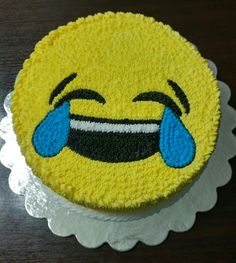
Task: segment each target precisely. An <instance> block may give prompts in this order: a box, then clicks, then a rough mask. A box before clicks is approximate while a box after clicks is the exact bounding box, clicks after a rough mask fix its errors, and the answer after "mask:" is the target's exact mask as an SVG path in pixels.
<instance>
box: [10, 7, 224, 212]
mask: <svg viewBox="0 0 236 263" xmlns="http://www.w3.org/2000/svg"><path fill="white" fill-rule="evenodd" d="M11 110H12V113H13V126H14V131H15V133H16V136H17V141H18V143H19V145H20V147H21V151H22V153H23V155H24V156H25V159H26V162H27V164H28V165H29V166H30V167H31V169H32V171H33V172H34V174H35V175H36V176H38V177H39V178H41V180H42V181H43V183H44V184H46V185H47V186H49V187H50V188H51V189H53V190H54V191H55V192H57V193H58V194H60V195H62V196H64V197H65V198H67V199H69V200H71V201H72V202H74V203H78V204H82V205H84V206H87V207H92V208H103V209H110V210H112V209H113V210H114V209H133V208H138V207H141V206H145V205H149V204H156V203H157V204H158V202H159V201H160V200H162V199H164V198H168V197H169V196H170V195H171V194H172V193H174V192H176V191H178V190H180V189H181V187H182V186H184V185H185V184H187V183H189V182H191V180H192V179H193V178H194V176H196V175H197V174H198V173H199V172H200V171H201V169H202V168H203V167H204V165H205V164H206V162H207V161H208V159H209V158H210V155H211V153H212V152H213V150H214V147H215V143H216V139H217V133H218V126H219V121H220V102H219V89H218V87H217V83H216V80H215V79H214V76H213V75H212V72H211V71H210V69H209V68H208V65H207V63H206V61H205V60H204V59H203V58H202V57H201V55H200V54H199V52H198V51H197V50H196V49H195V48H194V47H193V46H192V45H191V43H189V42H188V41H187V40H186V39H184V38H183V37H181V36H180V35H179V33H177V32H176V31H174V30H172V29H171V28H170V27H169V26H167V25H164V24H163V23H161V22H157V21H155V20H154V19H153V18H149V17H145V16H143V15H140V14H131V13H111V12H108V13H105V14H97V15H95V16H89V17H87V18H80V19H78V20H77V21H75V22H70V23H69V24H67V25H66V26H62V27H59V28H58V29H57V30H55V31H52V32H50V33H49V34H48V35H47V36H45V37H44V38H43V39H42V40H41V41H39V43H38V44H37V45H36V46H35V49H34V52H33V53H32V54H31V55H30V58H29V59H27V60H26V61H25V62H24V65H23V69H22V70H21V71H20V73H19V76H18V80H17V81H16V83H15V89H14V92H13V96H12V107H11Z"/></svg>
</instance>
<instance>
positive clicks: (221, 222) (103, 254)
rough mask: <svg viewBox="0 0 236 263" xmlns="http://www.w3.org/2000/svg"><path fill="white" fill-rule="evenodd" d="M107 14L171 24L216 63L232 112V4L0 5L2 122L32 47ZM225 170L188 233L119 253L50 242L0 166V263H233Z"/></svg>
mask: <svg viewBox="0 0 236 263" xmlns="http://www.w3.org/2000/svg"><path fill="white" fill-rule="evenodd" d="M108 10H111V11H130V12H134V13H137V12H138V13H143V14H145V15H148V16H153V17H154V18H156V19H158V20H161V21H163V22H164V23H167V24H170V25H171V26H172V27H173V28H174V29H176V30H177V31H179V32H180V33H181V34H182V35H183V36H185V37H186V38H187V39H188V40H190V41H191V42H193V43H194V44H195V45H197V46H198V48H199V50H200V52H201V53H202V55H203V56H205V57H207V58H210V59H212V60H213V61H214V62H215V63H216V64H217V66H218V70H219V76H218V79H220V80H223V81H225V82H226V83H228V84H229V85H230V87H231V90H232V98H231V104H232V105H233V106H235V107H236V77H235V68H236V67H235V64H236V52H235V47H236V37H235V33H236V32H235V15H236V14H235V11H236V1H235V0H232V1H228V0H222V1H216V0H214V1H213V0H205V1H200V0H198V1H193V0H191V1H190V0H186V1H170V0H164V1H154V0H153V1H151V0H143V1H141V0H139V1H138V0H136V1H135V0H119V1H118V0H117V1H111V0H110V1H105V0H20V1H17V0H0V117H1V116H3V115H4V110H3V106H2V103H3V100H4V98H5V96H6V95H7V94H8V93H9V92H10V91H11V90H12V87H13V83H14V79H15V76H16V74H17V72H18V71H19V70H20V69H21V65H22V63H23V61H24V59H26V58H27V57H28V56H29V54H30V53H31V52H32V51H33V48H34V45H35V44H36V42H37V41H39V40H40V39H41V38H42V37H43V36H44V35H45V34H47V33H48V32H49V31H50V30H52V29H55V28H57V27H58V26H59V25H63V24H65V23H67V22H68V21H73V20H75V19H76V18H77V17H80V16H87V15H89V14H94V13H97V12H104V11H108ZM2 145H3V141H2V140H1V141H0V147H1V146H2ZM231 165H232V169H233V178H232V180H231V182H230V183H229V184H228V185H226V186H224V187H222V188H220V189H218V202H217V205H216V206H215V207H214V209H212V210H211V211H210V212H207V213H200V214H198V215H197V221H196V223H195V225H194V227H193V228H192V229H191V230H190V231H188V232H185V233H173V232H171V233H170V234H169V236H168V238H167V240H166V241H165V242H164V243H163V244H161V245H159V246H154V247H148V246H146V245H144V244H141V243H139V244H138V245H137V246H136V247H135V248H134V249H132V250H131V251H129V252H125V253H119V252H116V251H114V250H112V249H111V248H110V247H109V246H108V245H107V244H105V245H103V246H102V247H100V248H97V249H87V248H84V247H82V246H81V245H80V244H79V243H78V242H77V241H76V239H75V237H73V236H72V237H68V238H62V237H57V236H55V235H53V234H52V233H51V232H50V230H49V229H48V226H47V221H46V220H45V219H41V220H40V219H35V218H32V217H31V216H29V215H28V214H27V213H26V211H25V208H24V197H21V196H17V195H15V194H13V193H12V192H11V191H10V189H9V187H8V174H9V170H8V169H7V168H5V167H3V166H2V165H0V263H5V262H9V263H12V262H13V263H14V262H63V263H64V262H83V263H89V262H93V263H95V262H99V263H102V262H109V263H110V262H111V263H112V262H122V263H128V262H129V263H146V262H147V263H154V262H191V263H193V262H197V263H200V262H201V263H202V262H214V263H215V262H224V263H227V262H236V213H235V212H236V208H235V200H236V190H235V189H236V178H235V176H234V175H235V171H236V162H235V159H232V160H231Z"/></svg>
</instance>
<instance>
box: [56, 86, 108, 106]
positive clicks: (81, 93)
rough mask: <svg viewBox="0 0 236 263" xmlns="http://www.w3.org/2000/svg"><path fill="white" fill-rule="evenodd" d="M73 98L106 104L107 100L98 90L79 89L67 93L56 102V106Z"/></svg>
mask: <svg viewBox="0 0 236 263" xmlns="http://www.w3.org/2000/svg"><path fill="white" fill-rule="evenodd" d="M72 99H81V100H82V99H84V100H95V101H97V102H99V103H102V104H105V103H106V100H105V99H104V98H103V97H102V95H100V94H99V93H98V92H96V91H93V90H90V89H77V90H73V91H71V92H69V93H67V94H66V95H65V96H64V97H62V98H61V99H60V100H59V101H58V102H57V103H56V104H55V107H58V106H60V105H62V104H63V103H64V102H65V101H70V100H72Z"/></svg>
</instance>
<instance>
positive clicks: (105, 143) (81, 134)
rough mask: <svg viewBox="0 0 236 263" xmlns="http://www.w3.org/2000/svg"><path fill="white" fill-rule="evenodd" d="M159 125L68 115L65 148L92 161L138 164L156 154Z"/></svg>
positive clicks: (152, 121) (148, 122)
mask: <svg viewBox="0 0 236 263" xmlns="http://www.w3.org/2000/svg"><path fill="white" fill-rule="evenodd" d="M160 122H161V121H156V120H147V121H141V120H129V119H123V120H114V119H105V118H93V117H84V116H79V115H71V116H70V134H69V138H68V141H67V146H68V147H69V148H70V149H71V150H73V151H75V152H76V153H78V154H80V155H82V156H85V157H87V158H90V159H92V160H98V161H103V162H130V161H138V160H141V159H144V158H147V157H149V156H151V155H153V154H155V153H156V152H158V151H159V128H160Z"/></svg>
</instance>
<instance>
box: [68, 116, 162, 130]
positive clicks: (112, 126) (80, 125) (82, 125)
mask: <svg viewBox="0 0 236 263" xmlns="http://www.w3.org/2000/svg"><path fill="white" fill-rule="evenodd" d="M159 126H160V125H158V124H156V123H131V124H124V123H107V122H94V121H83V120H73V119H72V120H71V121H70V127H71V128H72V129H76V130H82V131H94V132H118V133H154V132H157V131H159V128H160V127H159Z"/></svg>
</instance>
